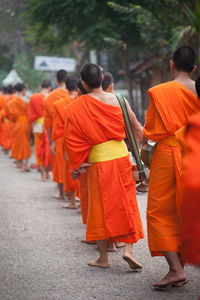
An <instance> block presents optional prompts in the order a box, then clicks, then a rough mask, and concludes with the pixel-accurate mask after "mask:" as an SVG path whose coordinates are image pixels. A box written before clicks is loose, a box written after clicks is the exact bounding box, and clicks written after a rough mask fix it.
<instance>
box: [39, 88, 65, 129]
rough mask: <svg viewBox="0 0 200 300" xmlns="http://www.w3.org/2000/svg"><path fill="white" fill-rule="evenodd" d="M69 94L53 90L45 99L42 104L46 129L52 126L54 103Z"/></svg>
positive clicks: (60, 90) (61, 90)
mask: <svg viewBox="0 0 200 300" xmlns="http://www.w3.org/2000/svg"><path fill="white" fill-rule="evenodd" d="M68 94H69V92H68V91H67V90H63V89H60V88H57V89H55V90H54V91H52V92H51V93H49V95H48V96H47V97H46V98H45V103H44V126H45V128H46V129H48V128H49V127H50V126H52V122H53V115H54V112H55V110H54V102H56V101H58V100H60V99H62V98H64V97H66V96H68Z"/></svg>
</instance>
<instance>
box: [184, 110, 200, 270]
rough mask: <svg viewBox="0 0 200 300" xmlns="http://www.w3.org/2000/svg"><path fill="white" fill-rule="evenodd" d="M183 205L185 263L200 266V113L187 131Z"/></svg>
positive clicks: (192, 119)
mask: <svg viewBox="0 0 200 300" xmlns="http://www.w3.org/2000/svg"><path fill="white" fill-rule="evenodd" d="M186 142H187V154H186V156H185V158H184V196H183V205H182V228H181V232H182V235H181V237H182V240H181V241H182V247H183V254H184V258H185V261H186V262H188V263H191V264H195V265H200V175H199V172H200V112H198V113H197V114H196V115H195V116H193V117H192V118H191V120H190V123H189V125H188V126H187V129H186Z"/></svg>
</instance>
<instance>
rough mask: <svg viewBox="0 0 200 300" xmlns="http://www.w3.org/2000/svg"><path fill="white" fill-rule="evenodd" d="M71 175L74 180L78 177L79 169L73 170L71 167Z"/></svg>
mask: <svg viewBox="0 0 200 300" xmlns="http://www.w3.org/2000/svg"><path fill="white" fill-rule="evenodd" d="M71 177H72V180H74V181H76V179H78V178H80V172H79V171H77V170H76V171H74V170H73V169H71Z"/></svg>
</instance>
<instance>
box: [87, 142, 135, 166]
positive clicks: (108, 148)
mask: <svg viewBox="0 0 200 300" xmlns="http://www.w3.org/2000/svg"><path fill="white" fill-rule="evenodd" d="M128 154H129V153H128V149H127V147H126V144H125V142H124V141H108V142H105V143H102V144H98V145H95V146H93V147H92V149H91V150H90V154H89V158H88V161H89V163H95V162H102V161H108V160H114V159H117V158H121V157H125V156H127V155H128Z"/></svg>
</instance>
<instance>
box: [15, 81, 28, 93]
mask: <svg viewBox="0 0 200 300" xmlns="http://www.w3.org/2000/svg"><path fill="white" fill-rule="evenodd" d="M14 89H15V91H16V92H22V91H23V90H25V89H26V86H25V84H24V83H17V84H16V85H15V87H14Z"/></svg>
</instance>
